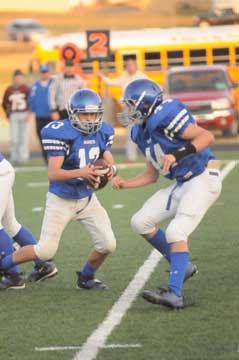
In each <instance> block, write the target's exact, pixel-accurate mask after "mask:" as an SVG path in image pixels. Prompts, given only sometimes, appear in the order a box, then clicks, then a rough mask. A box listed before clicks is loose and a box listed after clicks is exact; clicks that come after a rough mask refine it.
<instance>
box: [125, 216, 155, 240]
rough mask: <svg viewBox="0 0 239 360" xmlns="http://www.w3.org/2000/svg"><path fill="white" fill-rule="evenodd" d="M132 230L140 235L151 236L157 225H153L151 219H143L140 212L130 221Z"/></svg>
mask: <svg viewBox="0 0 239 360" xmlns="http://www.w3.org/2000/svg"><path fill="white" fill-rule="evenodd" d="M130 224H131V228H132V230H133V231H134V232H135V233H136V234H138V235H145V234H150V233H151V232H152V231H153V230H154V229H155V225H154V224H152V223H151V221H150V219H146V218H145V217H143V216H142V215H141V214H140V212H137V213H136V214H134V215H133V216H132V218H131V221H130Z"/></svg>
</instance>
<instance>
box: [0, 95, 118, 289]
mask: <svg viewBox="0 0 239 360" xmlns="http://www.w3.org/2000/svg"><path fill="white" fill-rule="evenodd" d="M68 114H69V118H68V119H63V120H60V121H53V122H51V123H49V124H48V125H47V126H45V127H44V128H43V129H42V132H41V135H42V144H43V146H44V150H45V151H46V153H47V155H48V159H49V163H48V178H49V182H50V183H49V191H48V193H47V199H46V208H45V214H44V219H43V224H42V230H41V235H40V240H39V242H38V243H37V245H34V246H25V247H24V248H22V249H20V250H18V251H16V252H15V253H14V254H13V255H9V256H8V257H6V258H4V259H2V261H1V266H2V267H4V268H9V267H11V266H12V265H14V264H19V263H22V262H26V261H29V260H32V259H41V260H48V259H52V258H53V256H54V255H55V253H56V251H57V248H58V245H59V241H60V238H61V235H62V232H63V230H64V229H65V227H66V225H67V224H68V223H69V221H71V220H77V221H79V222H81V223H82V224H83V225H84V226H85V228H86V229H87V230H88V232H89V233H90V235H91V238H92V241H93V244H94V248H93V250H92V251H91V252H90V254H89V257H88V260H87V261H86V263H85V264H84V266H83V268H82V270H81V271H80V272H77V287H78V288H80V289H99V290H103V289H106V288H107V286H106V285H105V284H104V283H102V282H101V281H99V280H97V279H96V278H95V273H96V271H97V269H98V268H99V267H100V265H101V264H102V263H103V262H104V260H105V259H106V257H107V255H108V254H110V253H112V252H113V251H114V250H115V247H116V239H115V236H114V233H113V231H112V228H111V222H110V219H109V217H108V214H107V212H106V210H105V209H104V208H103V207H102V205H101V204H100V202H99V200H98V199H97V197H96V195H95V194H94V189H98V188H101V187H102V186H104V185H105V184H106V182H107V181H104V183H102V181H101V178H103V177H105V174H107V177H108V179H111V178H112V177H113V175H114V173H115V171H116V167H115V165H114V160H113V156H112V154H111V152H110V147H111V146H112V143H113V138H114V130H113V128H112V127H111V125H109V124H108V123H106V122H104V121H103V107H102V100H101V98H100V96H99V95H98V94H97V93H95V92H94V91H91V90H89V89H81V90H77V91H76V92H75V93H73V94H72V96H71V98H70V100H69V105H68ZM100 158H101V159H104V161H105V162H104V163H103V162H102V161H101V162H98V165H97V163H95V162H96V160H97V159H100ZM94 163H95V164H94ZM105 164H106V165H105ZM107 164H108V166H107ZM103 170H104V171H103Z"/></svg>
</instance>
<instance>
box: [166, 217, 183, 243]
mask: <svg viewBox="0 0 239 360" xmlns="http://www.w3.org/2000/svg"><path fill="white" fill-rule="evenodd" d="M165 236H166V239H167V242H168V243H169V244H171V243H175V242H178V241H187V234H186V233H185V231H184V230H183V229H182V226H181V225H180V224H179V222H177V221H172V222H171V223H170V224H169V226H168V227H167V229H166V231H165Z"/></svg>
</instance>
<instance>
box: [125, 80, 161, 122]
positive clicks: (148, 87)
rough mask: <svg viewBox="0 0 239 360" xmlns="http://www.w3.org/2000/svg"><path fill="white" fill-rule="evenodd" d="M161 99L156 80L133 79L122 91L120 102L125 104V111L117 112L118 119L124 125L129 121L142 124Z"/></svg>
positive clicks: (159, 88)
mask: <svg viewBox="0 0 239 360" xmlns="http://www.w3.org/2000/svg"><path fill="white" fill-rule="evenodd" d="M162 101H163V90H162V89H161V87H160V86H159V85H158V84H156V82H154V81H152V80H148V79H138V80H134V81H132V82H131V83H130V84H129V85H128V86H127V87H126V89H125V91H124V94H123V98H122V102H123V103H125V104H126V105H127V111H123V112H121V113H119V115H118V118H119V121H120V122H121V123H122V124H123V125H124V126H127V125H128V124H129V122H130V121H132V122H134V123H137V124H143V123H144V122H145V121H146V120H147V119H148V117H149V116H150V115H151V114H152V112H153V110H154V109H155V107H156V106H158V105H159V104H160V103H161V102H162Z"/></svg>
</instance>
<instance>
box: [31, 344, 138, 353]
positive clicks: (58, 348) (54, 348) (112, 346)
mask: <svg viewBox="0 0 239 360" xmlns="http://www.w3.org/2000/svg"><path fill="white" fill-rule="evenodd" d="M141 347H142V345H141V344H108V345H104V346H103V348H104V349H122V348H123V349H127V348H133V349H134V348H141ZM79 349H81V346H49V347H35V351H65V350H79Z"/></svg>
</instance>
